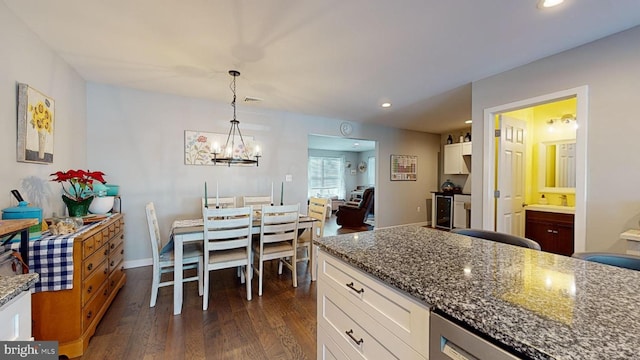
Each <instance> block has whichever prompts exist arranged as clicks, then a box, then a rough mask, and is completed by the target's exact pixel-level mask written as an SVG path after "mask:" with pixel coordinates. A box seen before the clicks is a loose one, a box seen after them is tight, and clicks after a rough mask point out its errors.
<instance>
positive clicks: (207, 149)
mask: <svg viewBox="0 0 640 360" xmlns="http://www.w3.org/2000/svg"><path fill="white" fill-rule="evenodd" d="M228 136H229V134H219V133H212V132H206V131H194V130H185V131H184V164H185V165H205V166H213V161H211V159H212V155H211V153H212V145H213V144H216V143H217V144H218V145H219V146H221V147H224V144H225V143H226V142H227V137H228ZM242 138H243V139H244V142H245V145H246V147H247V151H248V152H249V153H251V152H252V151H253V147H254V146H255V143H254V140H253V137H252V136H242ZM233 151H234V153H241V152H242V151H243V148H242V144H235V149H234V150H233ZM239 166H244V165H239Z"/></svg>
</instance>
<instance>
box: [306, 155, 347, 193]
mask: <svg viewBox="0 0 640 360" xmlns="http://www.w3.org/2000/svg"><path fill="white" fill-rule="evenodd" d="M343 164H344V159H343V158H342V157H320V156H309V190H308V196H309V197H311V196H319V197H331V196H337V197H338V198H339V199H344V196H345V194H344V187H345V185H344V166H343Z"/></svg>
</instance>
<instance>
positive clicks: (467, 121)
mask: <svg viewBox="0 0 640 360" xmlns="http://www.w3.org/2000/svg"><path fill="white" fill-rule="evenodd" d="M472 122H473V120H466V121H465V122H464V123H465V124H471V123H472Z"/></svg>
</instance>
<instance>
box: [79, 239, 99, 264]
mask: <svg viewBox="0 0 640 360" xmlns="http://www.w3.org/2000/svg"><path fill="white" fill-rule="evenodd" d="M95 251H96V242H95V238H94V236H92V237H90V238H88V239H87V240H85V241H83V242H82V258H83V259H86V258H87V257H89V255H91V254H93V253H94V252H95Z"/></svg>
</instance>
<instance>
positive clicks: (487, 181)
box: [482, 85, 589, 252]
mask: <svg viewBox="0 0 640 360" xmlns="http://www.w3.org/2000/svg"><path fill="white" fill-rule="evenodd" d="M588 95H589V87H588V86H587V85H583V86H579V87H575V88H571V89H567V90H562V91H558V92H554V93H550V94H546V95H541V96H537V97H533V98H529V99H525V100H520V101H515V102H511V103H508V104H504V105H498V106H495V107H491V108H487V109H485V110H484V134H485V135H484V148H483V153H482V156H483V162H484V164H485V166H484V167H483V169H482V180H483V184H484V186H483V190H482V191H483V196H482V212H483V214H484V216H483V217H482V227H483V228H484V229H491V230H493V229H495V220H496V206H495V199H494V190H495V174H496V156H495V153H496V146H495V137H494V135H495V121H494V119H495V116H496V115H498V114H500V113H504V112H509V111H515V110H520V109H523V108H528V107H533V106H536V105H541V104H546V103H550V102H554V101H559V100H565V99H568V98H571V97H575V98H576V121H577V124H578V129H577V130H576V158H577V161H576V195H575V196H576V204H575V207H576V211H575V215H574V219H575V222H574V251H575V252H584V251H586V224H587V222H586V219H587V128H588V126H587V124H588V119H589V114H588V113H589V106H588V105H589V104H588Z"/></svg>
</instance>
